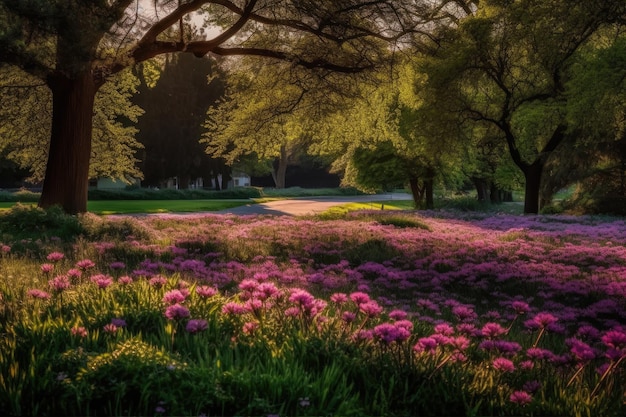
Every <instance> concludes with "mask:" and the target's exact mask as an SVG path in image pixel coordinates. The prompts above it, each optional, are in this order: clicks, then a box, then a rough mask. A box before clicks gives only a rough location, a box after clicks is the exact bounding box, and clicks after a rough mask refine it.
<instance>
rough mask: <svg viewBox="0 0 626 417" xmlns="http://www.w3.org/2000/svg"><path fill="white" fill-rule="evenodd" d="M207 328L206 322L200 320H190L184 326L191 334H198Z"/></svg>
mask: <svg viewBox="0 0 626 417" xmlns="http://www.w3.org/2000/svg"><path fill="white" fill-rule="evenodd" d="M207 327H208V323H207V321H206V320H202V319H191V320H189V321H188V322H187V325H186V326H185V330H187V332H189V333H191V334H196V333H199V332H201V331H203V330H206V329H207Z"/></svg>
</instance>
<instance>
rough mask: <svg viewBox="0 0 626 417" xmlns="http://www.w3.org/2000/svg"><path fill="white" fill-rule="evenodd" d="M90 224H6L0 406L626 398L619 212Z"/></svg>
mask: <svg viewBox="0 0 626 417" xmlns="http://www.w3.org/2000/svg"><path fill="white" fill-rule="evenodd" d="M81 221H82V222H83V226H84V228H85V230H91V231H92V232H93V231H94V230H97V231H98V233H87V234H83V235H80V236H77V237H76V238H75V239H70V240H68V239H65V238H59V237H55V236H52V237H50V236H47V235H45V233H43V232H42V235H41V236H42V237H41V238H40V239H21V240H11V238H10V236H2V238H1V239H2V242H3V243H2V244H0V297H1V298H0V344H1V345H0V410H1V411H2V413H1V414H2V415H92V416H103V415H156V416H181V415H188V416H201V415H205V416H215V415H228V416H232V415H255V416H256V415H258V416H319V415H325V416H329V415H336V416H349V415H354V416H362V415H376V416H378V415H385V416H415V415H432V416H450V415H455V416H456V415H458V416H461V415H464V416H477V415H480V416H513V415H515V416H521V415H525V416H623V415H626V364H625V363H626V360H625V358H626V222H625V221H624V220H622V219H602V218H592V217H567V216H523V217H522V216H513V215H495V214H491V215H488V214H481V213H472V214H459V213H453V212H419V213H413V212H392V211H369V212H368V211H359V212H352V213H349V214H347V215H342V216H338V217H337V218H334V219H333V218H313V217H310V218H292V217H270V216H250V217H235V216H229V215H206V214H203V215H192V216H176V215H166V216H153V217H150V216H147V217H137V218H123V217H118V218H115V219H113V218H111V219H104V218H99V217H96V216H93V215H86V216H85V217H84V218H83V219H82V220H81ZM94 236H98V238H94Z"/></svg>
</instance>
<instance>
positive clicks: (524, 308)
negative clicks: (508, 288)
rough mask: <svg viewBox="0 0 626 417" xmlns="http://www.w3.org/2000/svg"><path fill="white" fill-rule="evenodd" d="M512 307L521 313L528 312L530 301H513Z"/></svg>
mask: <svg viewBox="0 0 626 417" xmlns="http://www.w3.org/2000/svg"><path fill="white" fill-rule="evenodd" d="M511 307H512V308H513V310H515V312H516V313H517V314H519V315H522V314H526V313H528V312H529V311H530V307H529V306H528V303H525V302H523V301H513V302H512V303H511Z"/></svg>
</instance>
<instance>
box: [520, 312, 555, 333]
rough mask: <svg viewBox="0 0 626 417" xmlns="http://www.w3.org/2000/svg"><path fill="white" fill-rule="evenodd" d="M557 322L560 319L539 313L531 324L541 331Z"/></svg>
mask: <svg viewBox="0 0 626 417" xmlns="http://www.w3.org/2000/svg"><path fill="white" fill-rule="evenodd" d="M556 321H558V318H556V317H554V316H553V315H552V314H550V313H537V315H535V317H533V318H532V320H530V322H531V323H533V324H535V325H536V326H537V327H539V328H541V329H543V328H546V327H548V326H549V325H551V324H552V323H555V322H556ZM526 323H528V321H527V322H525V324H526ZM530 327H532V326H530Z"/></svg>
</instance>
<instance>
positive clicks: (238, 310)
mask: <svg viewBox="0 0 626 417" xmlns="http://www.w3.org/2000/svg"><path fill="white" fill-rule="evenodd" d="M245 312H246V308H245V307H244V306H243V305H241V304H239V303H234V302H232V301H231V302H228V303H226V304H224V306H223V307H222V313H224V314H234V315H239V314H244V313H245Z"/></svg>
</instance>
